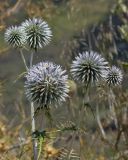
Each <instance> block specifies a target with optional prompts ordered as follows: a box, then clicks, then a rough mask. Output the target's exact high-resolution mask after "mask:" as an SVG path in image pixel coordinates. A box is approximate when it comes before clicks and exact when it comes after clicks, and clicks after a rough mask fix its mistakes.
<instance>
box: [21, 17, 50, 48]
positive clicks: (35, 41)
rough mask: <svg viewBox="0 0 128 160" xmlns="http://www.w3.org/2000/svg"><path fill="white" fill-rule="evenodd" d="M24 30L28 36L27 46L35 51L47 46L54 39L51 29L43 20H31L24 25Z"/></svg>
mask: <svg viewBox="0 0 128 160" xmlns="http://www.w3.org/2000/svg"><path fill="white" fill-rule="evenodd" d="M21 26H22V28H23V30H24V31H25V32H26V35H27V45H28V46H29V47H30V48H31V49H34V50H37V49H39V48H42V47H43V46H46V45H47V44H48V43H49V42H50V40H51V37H52V32H51V29H50V28H49V26H48V24H47V23H46V22H45V21H43V20H42V19H37V18H33V19H29V20H26V21H25V22H23V23H22V25H21Z"/></svg>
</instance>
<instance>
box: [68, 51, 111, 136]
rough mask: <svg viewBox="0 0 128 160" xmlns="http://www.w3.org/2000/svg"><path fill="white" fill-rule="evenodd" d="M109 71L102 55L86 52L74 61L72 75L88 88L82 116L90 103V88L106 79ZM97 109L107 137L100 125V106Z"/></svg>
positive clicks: (98, 120)
mask: <svg viewBox="0 0 128 160" xmlns="http://www.w3.org/2000/svg"><path fill="white" fill-rule="evenodd" d="M107 69H108V62H107V61H106V60H105V59H104V58H103V57H102V56H101V55H100V54H98V53H96V52H93V51H90V52H88V51H86V52H83V53H82V54H81V53H80V54H79V55H78V56H77V57H76V58H75V60H74V61H73V63H72V65H71V74H72V76H73V78H74V79H75V80H77V81H78V82H82V83H83V84H84V85H85V86H86V88H83V90H84V92H85V93H84V99H83V107H82V109H81V113H80V115H81V114H83V113H84V106H85V104H88V103H89V102H90V100H89V93H88V91H89V89H90V88H89V87H91V86H92V85H93V84H96V83H97V82H99V81H100V80H102V79H104V78H105V73H106V71H107ZM85 89H86V91H85ZM90 109H91V108H90ZM96 109H97V122H98V125H99V128H100V130H101V133H102V135H103V137H105V133H104V131H103V128H102V125H101V123H100V118H99V109H98V105H96ZM83 116H84V115H83ZM81 117H82V116H81ZM80 121H81V119H80V120H79V124H80Z"/></svg>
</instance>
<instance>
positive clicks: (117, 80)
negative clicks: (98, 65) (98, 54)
mask: <svg viewBox="0 0 128 160" xmlns="http://www.w3.org/2000/svg"><path fill="white" fill-rule="evenodd" d="M122 79H123V74H122V71H121V70H120V69H119V68H117V67H116V66H112V68H110V69H109V70H108V71H107V73H106V82H107V84H108V85H109V86H110V87H111V86H118V85H120V84H121V82H122Z"/></svg>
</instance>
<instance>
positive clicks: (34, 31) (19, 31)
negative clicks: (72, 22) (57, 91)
mask: <svg viewBox="0 0 128 160" xmlns="http://www.w3.org/2000/svg"><path fill="white" fill-rule="evenodd" d="M51 36H52V32H51V30H50V28H49V26H48V24H47V23H46V22H45V21H43V20H41V19H36V18H33V19H29V20H26V21H25V22H23V23H22V24H21V26H19V27H17V26H14V27H13V26H12V27H9V28H8V29H7V30H6V32H5V41H6V42H7V43H8V45H10V46H12V47H14V48H17V49H19V51H20V54H21V58H22V60H23V62H24V65H25V68H26V70H27V71H28V70H29V72H28V75H29V73H30V74H31V73H32V72H31V71H32V69H31V67H32V63H33V52H32V53H31V57H30V69H29V66H28V65H27V63H26V59H25V56H24V54H23V49H26V46H27V45H28V46H29V48H30V49H32V50H35V51H37V50H38V49H39V48H42V47H44V46H46V45H47V44H48V43H49V42H50V40H51ZM33 68H34V67H33ZM49 68H50V66H49ZM55 68H56V67H55ZM55 68H54V67H53V70H54V69H55ZM60 68H61V67H58V66H57V68H56V69H55V70H56V71H55V72H54V71H53V70H52V71H53V72H54V74H55V77H56V78H55V77H53V79H52V82H53V83H57V82H58V84H59V85H60V84H61V82H62V81H61V80H60V77H61V76H62V79H63V81H64V79H65V80H66V77H67V76H63V74H64V72H65V71H62V70H61V69H60ZM35 69H36V67H35ZM43 69H44V68H43ZM43 69H42V72H43ZM36 70H38V66H37V69H36ZM52 71H51V72H52ZM57 71H58V72H61V74H60V77H59V73H58V72H57ZM44 74H45V73H44ZM50 74H52V73H49V77H50ZM37 75H38V73H37ZM40 75H41V73H40V74H39V76H40ZM31 76H34V73H32V75H31ZM35 76H36V73H35ZM57 76H58V77H57ZM28 77H29V76H28ZM37 77H38V76H37ZM35 78H36V77H35ZM40 78H41V77H38V78H37V79H36V80H40ZM57 78H58V79H57ZM30 79H31V80H30ZM54 79H56V81H57V82H56V81H54ZM29 80H30V81H29ZM28 81H29V83H31V84H32V85H33V86H34V82H32V77H31V78H28ZM48 82H49V81H48ZM50 82H51V81H50ZM37 83H38V82H36V84H37ZM27 84H28V83H26V86H27ZM46 85H47V84H46ZM54 85H55V84H54ZM59 85H58V86H59ZM61 86H63V82H62V85H61ZM29 87H30V86H29ZM40 87H41V86H40ZM59 87H60V86H59ZM56 88H57V86H56ZM47 89H48V88H47ZM41 91H42V93H43V90H41ZM63 91H64V90H63ZM53 92H54V91H53ZM30 94H31V93H30ZM45 94H47V91H45ZM65 94H66V91H65ZM53 95H54V93H53ZM53 95H52V96H53ZM40 96H41V95H40ZM42 96H44V95H43V94H42ZM48 96H49V95H48ZM61 96H62V94H61V95H60V100H62V99H63V100H64V97H63V96H65V97H66V95H63V96H62V97H61ZM33 98H34V97H33V96H32V99H33ZM40 98H41V97H40ZM48 98H49V97H48ZM48 98H47V100H48ZM42 99H43V98H42ZM51 99H52V98H51ZM36 100H37V99H36ZM40 100H41V99H40ZM54 100H55V96H54ZM57 100H58V101H59V98H58V99H57ZM40 103H41V102H40ZM34 112H35V108H34V104H33V102H31V119H32V133H34V132H35V131H36V125H35V118H34ZM37 147H38V144H37V141H36V140H35V139H33V151H34V160H37V157H38V156H37V154H38V153H37V152H38V151H37Z"/></svg>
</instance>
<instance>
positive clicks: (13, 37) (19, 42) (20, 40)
mask: <svg viewBox="0 0 128 160" xmlns="http://www.w3.org/2000/svg"><path fill="white" fill-rule="evenodd" d="M5 41H6V42H7V43H8V44H9V45H10V46H12V47H14V48H20V47H23V45H24V44H25V41H26V33H25V32H24V31H23V30H22V28H21V27H17V26H14V27H13V26H12V27H9V28H8V29H7V30H6V32H5Z"/></svg>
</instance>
